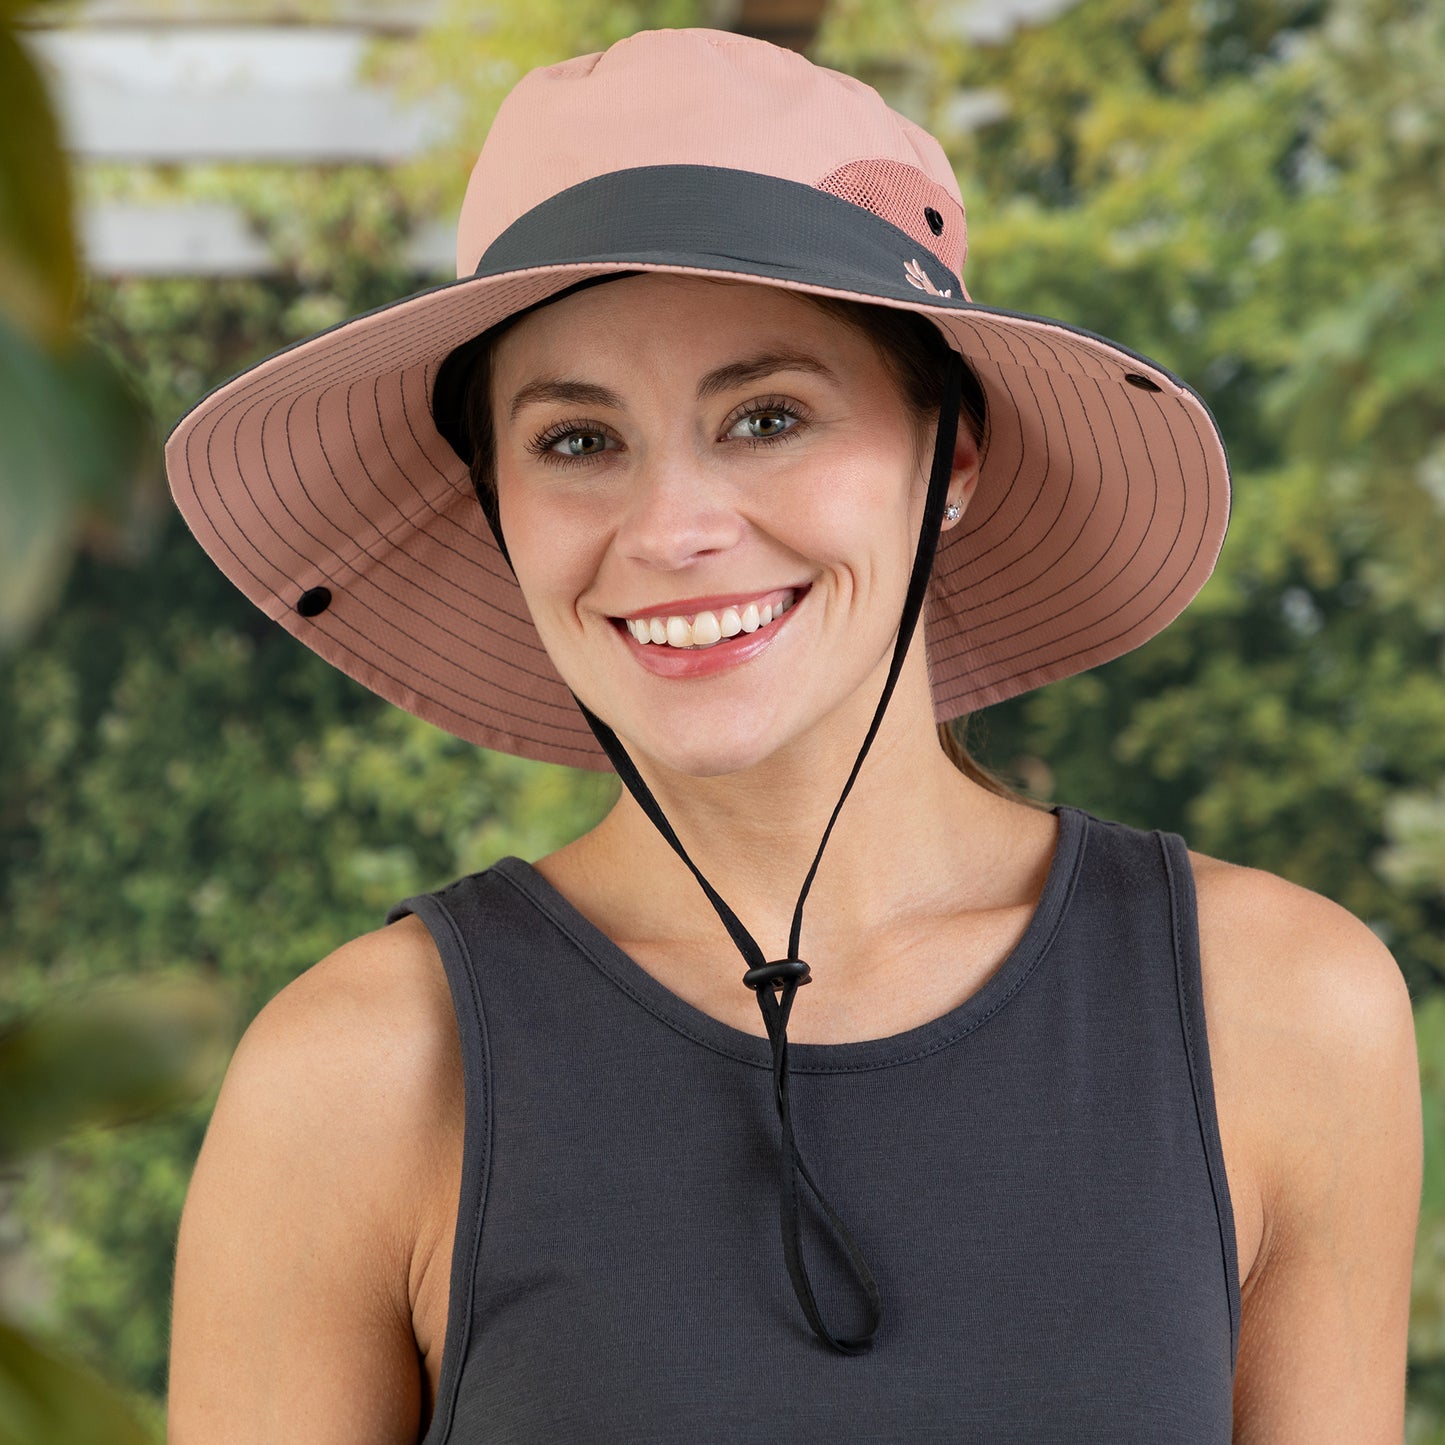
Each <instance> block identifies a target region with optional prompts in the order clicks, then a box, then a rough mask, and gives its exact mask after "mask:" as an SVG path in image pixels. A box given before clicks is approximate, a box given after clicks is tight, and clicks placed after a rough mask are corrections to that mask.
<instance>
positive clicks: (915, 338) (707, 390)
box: [436, 273, 1016, 796]
mask: <svg viewBox="0 0 1445 1445" xmlns="http://www.w3.org/2000/svg"><path fill="white" fill-rule="evenodd" d="M627 274H628V273H620V274H618V273H614V274H612V275H609V276H607V277H605V278H599V279H605V280H607V281H617V280H621V279H625V277H626V275H627ZM634 274H635V273H634ZM660 279H661V278H655V279H654V282H653V289H652V290H651V291H646V292H644V296H643V300H642V302H641V303H640V304H641V305H642V306H643V307H644V314H645V315H653V314H654V308H648V304H647V298H648V297H649V296H651V297H652V298H653V300H654V303H657V302H658V298H659V292H658V291H657V289H656V287H657V284H658V282H659V281H660ZM586 284H587V283H584V286H585V285H586ZM593 284H596V283H593ZM691 284H693V285H696V286H700V287H711V288H724V289H725V290H732V291H736V290H737V288H738V286H739V284H740V283H737V282H733V281H725V280H721V279H718V278H712V277H703V278H696V279H695V280H694V281H693V282H692V283H691ZM579 289H581V288H579ZM660 294H661V295H664V296H665V295H666V293H665V292H663V293H660ZM697 294H698V295H700V296H702V297H703V298H704V302H706V300H707V299H708V293H707V291H701V292H698V293H697ZM566 299H567V293H563V296H562V298H561V299H560V300H553V301H550V302H544V303H543V305H552V306H559V305H560V306H564V307H565V304H566ZM633 304H639V303H636V302H634V303H633ZM756 304H757V305H758V307H759V308H762V309H771V310H772V311H773V313H774V315H773V316H772V317H770V318H769V321H770V323H771V324H773V325H778V322H779V319H780V318H779V317H778V316H777V312H778V311H779V309H780V308H781V310H782V317H783V318H786V317H787V316H789V315H790V314H791V313H790V311H789V307H790V306H799V305H801V306H805V307H807V308H809V309H810V310H811V311H813V312H815V313H821V315H822V316H824V317H829V318H832V319H833V320H834V321H835V322H837V323H839V324H841V325H843V326H847V327H850V328H852V329H853V330H854V331H855V332H857V333H858V334H859V335H861V336H862V337H864V338H866V339H867V340H869V341H870V342H871V343H872V345H873V347H874V350H875V352H876V354H877V356H878V358H879V360H880V361H881V362H882V363H883V365H884V367H885V368H886V370H887V373H888V378H889V380H890V382H891V384H892V386H893V387H894V389H895V390H896V391H897V393H898V395H899V397H900V398H901V400H902V402H903V403H904V405H905V406H906V407H907V408H908V409H909V410H910V411H911V412H912V414H913V416H914V418H915V420H916V422H917V425H918V429H919V451H918V457H919V460H920V461H921V460H922V459H923V458H924V456H925V454H926V451H927V440H926V438H927V435H928V434H930V433H931V431H932V429H933V427H935V426H936V425H937V421H938V414H939V410H940V408H941V407H942V404H943V381H944V375H945V366H944V362H945V359H946V357H947V353H948V347H947V343H946V342H945V341H944V340H943V337H942V335H941V334H940V332H939V330H938V328H937V327H936V326H934V325H932V324H931V323H930V322H928V321H927V320H925V319H924V318H923V317H922V316H919V315H918V314H917V313H916V312H913V311H908V310H902V309H897V308H888V307H882V306H869V305H866V304H864V303H862V302H857V301H850V300H847V299H844V298H839V297H832V296H818V295H811V294H805V293H798V294H796V295H789V294H787V293H784V294H783V295H781V296H780V295H779V294H778V293H777V292H776V291H763V292H762V294H761V295H759V296H758V297H757V298H756ZM528 314H530V313H528ZM519 322H522V323H523V324H525V322H524V317H520V316H518V317H509V318H508V319H507V320H505V321H503V322H501V323H499V324H498V325H497V326H495V327H493V328H492V329H491V330H490V331H488V332H487V333H486V334H484V335H483V336H481V337H478V338H477V339H476V340H475V341H472V342H469V343H466V344H465V345H463V346H461V347H458V348H457V350H456V351H455V352H453V353H452V355H451V356H450V357H449V358H448V359H447V361H446V362H445V363H444V364H443V367H442V371H441V374H440V376H439V378H438V381H437V383H436V394H437V396H438V398H441V399H442V400H440V401H439V407H440V408H442V409H446V408H449V407H450V408H453V409H454V410H455V412H456V414H457V416H458V429H457V433H456V435H457V441H458V443H459V444H460V445H461V447H463V448H464V449H465V450H466V452H467V453H468V454H469V456H470V463H469V470H470V475H471V481H472V486H473V487H474V489H475V491H476V495H477V500H478V502H479V504H480V505H481V508H482V510H483V512H484V514H485V515H486V516H487V518H488V520H489V523H490V525H491V526H492V529H493V531H494V532H497V533H498V534H499V535H500V530H501V523H500V517H499V515H498V501H497V433H496V429H495V427H494V425H493V420H492V417H493V398H492V370H493V355H494V353H495V351H496V348H497V344H498V342H499V341H500V340H501V338H502V337H503V336H505V335H506V334H507V333H508V332H509V331H510V330H511V329H512V328H513V327H515V326H517V325H518V324H519ZM563 324H564V326H565V324H566V322H565V321H564V323H563ZM685 324H692V323H685ZM778 329H779V330H780V331H781V332H782V333H783V335H784V336H786V335H787V334H788V329H787V326H786V321H785V320H784V321H783V324H782V325H781V326H779V328H778ZM655 344H656V339H655V337H653V336H650V337H649V339H648V348H649V349H651V348H652V347H654V346H655ZM748 344H749V345H751V346H754V347H756V344H757V343H756V335H755V334H751V333H750V334H749V336H748ZM566 359H568V360H570V357H569V358H566ZM663 370H664V371H666V370H667V368H663ZM785 372H793V373H802V374H804V375H809V376H821V377H825V378H831V377H832V373H831V372H829V371H828V369H827V367H826V366H824V365H823V363H822V362H820V361H819V360H818V359H817V358H816V357H812V356H809V355H808V354H807V353H805V352H802V351H800V350H799V349H798V348H797V347H796V346H795V345H791V344H789V343H788V342H786V341H785V342H784V343H783V344H782V345H781V346H780V347H779V348H777V349H775V350H771V351H763V352H760V353H757V354H755V355H753V356H750V357H748V358H746V359H744V360H740V361H731V362H725V363H723V364H722V365H721V366H718V367H715V368H713V370H711V371H710V372H708V373H707V374H706V375H704V376H703V377H701V378H700V379H699V381H698V384H697V387H696V390H695V397H696V399H697V400H698V401H705V400H709V399H714V398H719V397H724V396H727V395H729V394H730V393H733V392H741V391H743V390H745V389H746V388H748V387H749V386H750V385H753V384H759V385H761V384H763V383H768V382H769V381H770V379H771V378H774V377H776V376H778V374H779V373H785ZM835 380H836V379H835ZM547 404H552V405H555V406H556V407H559V408H562V409H564V410H565V409H566V408H568V407H588V406H590V407H596V408H606V409H610V410H612V411H618V410H621V409H622V408H623V402H622V399H621V398H620V397H619V396H618V395H617V394H616V393H615V392H612V391H610V390H608V389H607V388H606V387H602V386H599V385H597V384H596V383H593V382H588V381H582V380H564V379H562V378H561V377H560V376H558V377H549V378H542V379H539V380H533V381H530V382H527V383H526V384H525V385H523V386H522V387H521V388H520V389H519V390H518V391H517V392H516V394H515V395H513V396H512V397H511V398H510V400H509V401H508V402H507V404H506V405H505V406H504V407H502V408H500V409H499V410H500V414H502V415H504V416H506V418H507V419H508V421H509V422H515V421H516V420H517V418H518V417H519V416H520V415H521V414H522V413H523V412H524V411H525V410H526V409H527V408H528V407H529V406H541V405H547ZM745 405H746V406H747V407H751V408H752V409H751V410H746V411H744V412H743V414H742V415H741V417H740V418H739V419H738V420H737V421H736V423H735V425H734V430H736V427H738V426H741V427H744V428H745V438H739V439H740V440H741V439H746V440H749V441H752V442H753V443H755V444H758V445H768V444H769V443H771V442H774V441H777V440H782V439H785V438H786V439H792V438H793V437H795V436H796V434H797V431H798V428H799V426H800V425H801V426H805V425H806V419H805V418H803V417H801V416H799V415H797V414H796V412H795V411H790V410H789V409H790V408H796V407H797V406H798V405H799V403H798V402H796V401H791V400H789V399H788V398H785V397H781V396H776V395H770V394H764V395H762V396H761V397H755V398H754V399H753V400H752V401H750V402H748V403H746V404H745ZM959 405H960V421H961V424H962V425H963V426H964V427H966V429H967V431H968V433H969V435H970V436H971V437H972V438H973V439H974V441H975V442H976V443H981V442H982V441H983V438H984V435H985V427H986V425H987V416H986V407H987V402H986V400H985V397H984V392H983V388H982V386H981V385H980V383H979V380H978V377H977V376H976V375H975V374H974V372H973V370H972V368H971V367H969V366H968V365H967V364H966V363H965V365H964V367H963V385H962V388H961V393H960V403H959ZM770 423H771V424H772V425H773V426H774V427H775V428H776V429H775V430H774V431H773V432H766V431H765V432H764V433H763V434H759V433H758V432H757V431H756V430H747V429H750V428H756V427H758V426H762V427H764V428H766V427H767V426H768V425H769V424H770ZM587 425H589V423H587V422H586V421H585V420H584V421H582V423H581V426H582V427H586V426H587ZM579 441H581V442H590V443H591V444H592V445H591V446H590V447H588V448H583V447H579V446H578V443H579ZM529 446H531V447H532V448H533V454H534V455H541V456H545V457H546V458H547V459H548V460H549V461H550V459H551V458H552V457H553V456H555V457H556V458H557V460H564V459H566V460H571V459H576V460H582V459H584V457H585V456H587V455H589V454H595V453H596V452H602V451H606V450H608V449H610V448H612V447H615V446H616V442H615V441H609V439H608V437H607V433H606V431H605V429H603V428H602V426H601V424H600V423H599V424H598V430H596V431H592V432H586V431H580V430H579V426H578V423H577V421H576V419H574V420H573V421H572V422H570V423H568V422H565V421H564V422H563V423H562V424H561V425H560V426H553V427H551V428H549V429H546V430H544V431H542V432H541V433H540V434H539V435H537V436H535V437H534V438H533V440H532V442H531V443H530V444H529ZM538 448H540V451H538V450H537V449H538ZM950 520H953V519H950ZM730 600H733V599H706V600H705V601H704V602H699V603H697V604H696V605H698V606H705V605H717V606H723V607H724V611H723V613H722V615H721V616H720V617H719V618H718V619H717V627H716V630H717V637H716V638H712V637H708V638H707V639H706V640H705V641H703V642H702V643H701V645H703V646H708V645H714V644H716V643H717V642H719V641H720V640H721V639H723V638H736V637H738V636H740V635H742V636H749V635H751V634H752V632H753V631H754V626H753V625H748V622H749V619H748V618H747V615H746V609H744V610H743V611H742V612H739V613H736V614H735V616H732V617H730V616H729V615H728V610H727V609H726V607H725V604H726V602H728V601H730ZM737 600H738V601H742V599H737ZM675 612H676V606H675V605H674V606H673V608H672V613H665V612H662V611H661V610H659V609H654V610H653V611H652V612H649V611H648V610H647V609H645V608H641V609H638V610H637V614H636V615H639V616H643V617H648V616H651V618H652V628H651V632H652V634H654V635H653V636H652V637H651V641H652V642H653V643H654V644H659V645H660V644H663V643H665V642H671V644H672V646H674V647H686V646H696V645H699V639H697V638H696V637H692V636H688V637H679V638H678V639H677V640H676V641H672V639H669V638H668V637H667V635H666V634H667V625H668V617H669V615H672V614H673V613H675ZM684 620H686V621H688V622H691V621H692V618H691V616H686V617H685V619H684ZM673 631H674V633H676V631H677V629H676V626H674V629H673ZM634 632H635V635H637V637H638V641H639V643H644V642H646V641H647V640H648V636H647V633H646V631H645V630H644V631H642V632H637V631H636V629H634ZM735 647H740V644H735ZM755 651H756V649H751V650H749V651H747V652H746V653H739V655H738V656H736V657H735V658H734V659H732V660H738V661H741V660H744V658H745V657H748V656H752V655H753V654H754V652H755ZM641 660H642V665H643V666H647V667H653V668H655V669H656V670H658V671H659V672H662V673H665V674H666V675H669V676H684V675H686V676H698V675H705V674H706V673H707V672H710V671H713V670H716V668H715V667H708V666H703V667H699V668H696V669H694V670H692V671H688V670H687V668H686V667H685V666H684V665H683V663H684V660H683V659H672V658H667V659H659V658H656V657H655V656H649V657H646V658H644V659H641ZM965 724H966V718H958V719H955V720H954V721H953V722H947V721H945V722H940V723H938V724H937V734H938V740H939V745H940V747H942V749H943V751H944V753H945V755H946V756H947V757H948V758H949V760H950V761H951V762H952V763H953V765H954V766H955V767H956V768H958V769H959V771H961V772H962V773H963V774H964V775H965V776H966V777H968V778H970V779H971V780H972V781H973V782H975V783H977V784H979V785H980V786H981V787H984V788H986V789H988V790H989V791H990V792H994V793H998V794H1000V795H1002V796H1016V795H1014V794H1013V793H1012V791H1011V790H1010V789H1009V788H1008V787H1007V785H1006V784H1004V783H1003V782H1002V780H1000V779H999V778H998V777H997V776H995V775H994V774H993V773H992V772H990V771H989V770H988V769H987V768H984V767H983V766H981V765H980V764H979V763H978V762H977V761H976V760H975V759H974V758H973V757H972V756H971V755H970V754H969V752H968V750H967V748H966V746H965V745H964V743H963V741H962V736H961V734H962V732H963V729H964V726H965Z"/></svg>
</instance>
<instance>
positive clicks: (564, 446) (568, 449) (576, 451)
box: [527, 421, 616, 465]
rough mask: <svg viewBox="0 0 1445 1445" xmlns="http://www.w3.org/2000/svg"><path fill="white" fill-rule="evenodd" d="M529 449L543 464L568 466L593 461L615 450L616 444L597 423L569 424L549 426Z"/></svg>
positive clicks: (534, 438)
mask: <svg viewBox="0 0 1445 1445" xmlns="http://www.w3.org/2000/svg"><path fill="white" fill-rule="evenodd" d="M527 450H528V451H529V452H530V453H531V454H532V455H533V456H534V457H536V458H538V459H539V460H540V461H544V462H549V463H552V464H562V465H565V464H567V463H568V462H585V461H590V460H592V458H594V457H600V456H601V455H602V454H603V453H604V452H608V451H615V450H616V443H615V442H614V441H613V439H612V438H611V437H610V436H609V435H608V434H607V433H606V432H605V431H601V430H599V429H598V427H597V425H596V424H595V423H588V422H583V421H570V422H562V423H560V424H559V425H557V426H554V427H549V428H548V429H547V430H546V431H545V432H543V433H542V434H541V435H540V436H537V437H533V439H532V440H531V441H530V442H528V443H527Z"/></svg>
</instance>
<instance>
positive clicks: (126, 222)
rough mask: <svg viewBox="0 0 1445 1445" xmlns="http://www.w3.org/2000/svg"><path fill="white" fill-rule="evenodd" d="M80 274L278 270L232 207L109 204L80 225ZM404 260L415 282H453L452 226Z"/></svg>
mask: <svg viewBox="0 0 1445 1445" xmlns="http://www.w3.org/2000/svg"><path fill="white" fill-rule="evenodd" d="M80 232H81V246H82V250H83V253H84V257H85V265H86V269H87V270H88V271H90V272H91V273H93V274H95V275H100V276H259V275H266V274H268V273H270V272H273V271H275V270H276V269H277V266H276V262H275V260H274V258H273V257H272V255H271V252H270V251H269V250H268V248H267V246H266V244H265V242H264V241H263V240H262V239H261V238H260V237H259V236H257V235H256V234H255V233H254V232H253V231H252V230H251V229H250V228H249V227H248V226H247V224H246V218H245V217H244V215H243V214H242V213H241V212H240V211H239V210H238V209H236V208H235V207H232V206H227V205H224V204H219V203H200V202H184V203H180V202H178V203H175V204H160V203H136V202H122V201H109V202H103V203H100V204H95V205H91V206H88V207H86V208H85V209H84V210H83V211H82V213H81V217H80ZM404 255H405V256H406V258H407V260H408V261H409V263H410V264H411V266H412V268H413V269H414V270H415V271H416V272H417V273H418V276H419V277H421V278H424V279H425V280H446V279H448V278H449V277H451V276H454V275H455V274H456V221H455V220H452V221H451V222H443V221H437V222H434V223H432V224H430V225H428V226H425V227H423V228H421V229H420V230H418V231H417V232H416V233H415V234H414V235H413V236H412V237H411V239H410V241H409V242H408V243H407V246H406V248H405V251H404Z"/></svg>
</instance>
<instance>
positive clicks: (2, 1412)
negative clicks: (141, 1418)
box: [0, 1324, 156, 1445]
mask: <svg viewBox="0 0 1445 1445" xmlns="http://www.w3.org/2000/svg"><path fill="white" fill-rule="evenodd" d="M0 1445H156V1441H155V1440H154V1438H153V1436H152V1435H151V1434H150V1433H149V1432H148V1431H147V1430H145V1429H144V1428H143V1427H142V1426H141V1425H140V1423H139V1422H138V1421H137V1420H136V1419H135V1417H134V1416H133V1415H132V1414H131V1412H130V1410H129V1409H128V1408H127V1407H126V1405H125V1403H124V1401H123V1400H122V1399H121V1397H120V1396H119V1395H118V1394H116V1393H115V1392H114V1391H112V1390H111V1389H110V1388H109V1387H108V1386H107V1385H106V1384H104V1383H103V1382H102V1381H101V1380H100V1379H99V1378H98V1377H97V1376H95V1375H93V1374H92V1373H91V1372H90V1371H88V1370H84V1369H82V1368H80V1367H79V1366H77V1365H73V1364H70V1363H68V1362H67V1361H65V1360H62V1359H61V1358H60V1357H59V1356H58V1355H54V1354H51V1353H49V1352H48V1351H46V1350H44V1349H42V1348H41V1347H40V1346H39V1345H37V1344H36V1343H35V1342H34V1341H32V1340H30V1339H28V1338H27V1337H26V1336H25V1335H23V1334H21V1333H20V1331H18V1330H16V1329H13V1328H11V1327H10V1326H8V1325H5V1324H0Z"/></svg>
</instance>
